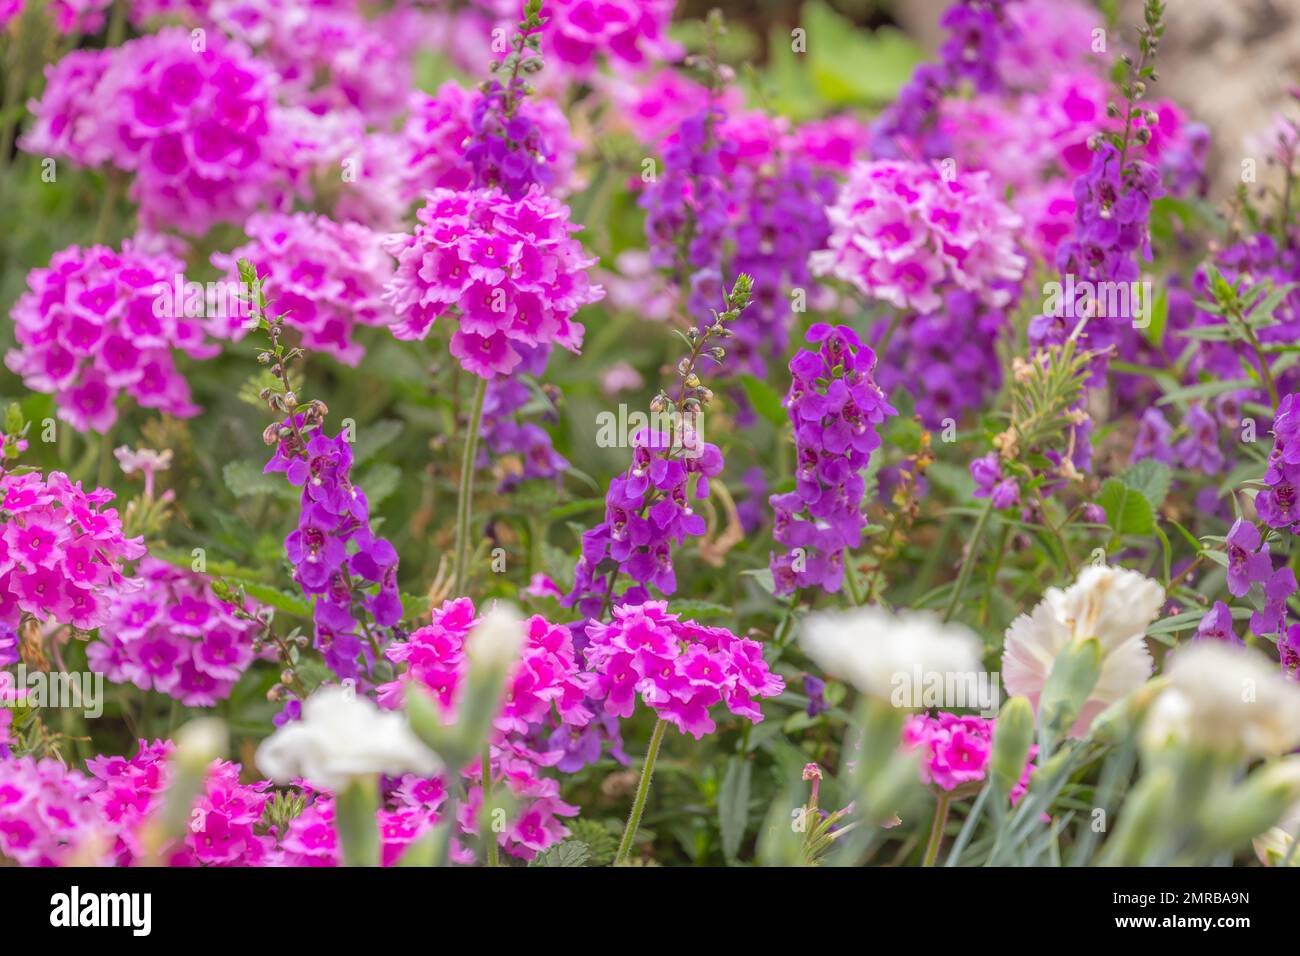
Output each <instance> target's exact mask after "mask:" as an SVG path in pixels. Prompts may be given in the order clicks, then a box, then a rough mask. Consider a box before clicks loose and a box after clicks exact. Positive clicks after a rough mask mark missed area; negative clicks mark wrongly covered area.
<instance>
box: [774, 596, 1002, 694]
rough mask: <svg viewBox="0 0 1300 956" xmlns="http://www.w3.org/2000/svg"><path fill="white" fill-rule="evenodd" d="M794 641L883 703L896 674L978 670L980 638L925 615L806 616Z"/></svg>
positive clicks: (871, 611)
mask: <svg viewBox="0 0 1300 956" xmlns="http://www.w3.org/2000/svg"><path fill="white" fill-rule="evenodd" d="M799 642H800V644H801V645H802V646H803V649H804V651H805V652H806V653H807V654H808V656H809V657H811V658H812V659H813V660H814V661H816V662H817V664H818V666H820V667H821V668H822V670H823V671H825V672H826V673H827V674H830V675H832V676H834V677H839V678H843V679H844V680H847V681H849V682H850V683H852V684H853V685H854V686H855V687H857V688H858V690H860V691H862V692H863V693H865V694H870V695H872V696H874V697H880V698H883V699H886V700H888V699H889V697H890V693H891V690H892V687H893V685H894V683H895V681H896V680H897V679H898V678H899V676H900V675H904V676H906V677H910V676H911V675H912V674H913V673H914V672H916V671H917V670H920V671H922V672H924V673H937V674H976V673H979V672H981V671H982V670H983V665H982V664H981V663H980V655H981V651H982V649H983V645H982V644H981V642H980V639H979V638H978V637H976V636H975V635H974V634H973V633H972V632H971V631H970V630H968V629H967V628H965V627H963V626H962V625H960V624H945V623H943V621H941V620H940V619H939V617H938V616H937V615H935V614H931V613H929V612H925V611H904V612H902V613H900V614H897V615H895V614H892V613H890V612H889V611H886V610H885V609H883V608H880V607H864V608H858V609H856V610H852V611H824V612H821V613H818V614H810V615H809V616H808V618H807V620H806V621H805V622H804V625H803V629H802V632H801V634H800V637H799Z"/></svg>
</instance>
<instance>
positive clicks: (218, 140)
mask: <svg viewBox="0 0 1300 956" xmlns="http://www.w3.org/2000/svg"><path fill="white" fill-rule="evenodd" d="M196 44H197V45H198V46H199V47H200V48H197V49H196ZM274 84H275V78H274V75H273V74H272V73H271V71H270V70H269V68H267V67H266V66H265V65H264V64H263V63H261V62H260V61H258V60H256V59H254V58H253V57H252V56H250V55H249V54H248V52H247V51H246V50H245V49H244V48H243V47H242V46H240V45H239V44H237V43H234V42H229V41H225V40H223V38H222V37H221V35H220V34H217V33H208V34H204V37H203V40H202V42H201V43H200V41H198V40H197V39H195V38H193V37H192V36H191V34H190V33H189V32H187V31H185V30H181V29H177V28H169V29H165V30H163V31H161V32H159V33H157V34H154V35H150V36H143V37H140V38H139V39H135V40H131V41H128V42H127V43H125V44H123V45H122V46H120V47H113V48H111V49H108V50H102V51H97V52H94V53H90V52H81V53H76V54H73V55H71V56H68V57H65V58H64V59H63V60H61V61H60V62H59V63H58V64H56V65H55V66H54V67H52V68H51V69H50V71H49V73H48V76H47V82H46V89H45V93H44V94H43V96H42V98H41V99H40V100H39V101H38V102H35V103H33V104H32V112H33V113H34V114H35V122H34V124H33V126H32V129H31V131H30V132H29V133H28V134H27V135H26V136H25V137H24V138H23V140H22V147H23V149H24V150H26V151H27V152H29V153H34V154H37V155H46V156H49V155H56V156H67V157H68V158H69V159H71V160H72V161H73V162H74V163H77V164H78V165H83V166H99V165H102V164H105V163H111V164H112V165H114V166H116V167H117V168H119V169H122V170H125V171H128V172H131V173H133V174H134V176H133V178H132V182H131V189H130V196H131V198H132V199H133V200H134V201H135V202H137V203H138V204H139V209H140V220H141V222H142V224H144V225H146V226H148V227H150V228H157V227H162V226H170V227H172V228H174V229H177V230H179V231H181V232H185V233H189V234H201V233H203V232H206V231H207V229H208V228H209V227H210V226H211V225H212V224H213V223H216V222H242V221H243V220H244V218H245V217H247V215H248V214H249V213H250V212H252V211H253V210H254V209H256V208H257V206H258V205H259V204H261V203H263V202H267V201H278V200H279V199H280V198H282V195H281V194H282V189H283V180H284V175H285V174H284V171H283V170H281V169H279V168H277V162H278V159H277V156H276V152H275V151H276V148H277V145H276V143H275V138H274V132H273V127H272V116H271V113H272V109H273V106H274V101H273V98H272V94H273V89H274Z"/></svg>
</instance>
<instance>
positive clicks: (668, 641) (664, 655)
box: [583, 601, 785, 740]
mask: <svg viewBox="0 0 1300 956" xmlns="http://www.w3.org/2000/svg"><path fill="white" fill-rule="evenodd" d="M613 614H614V617H613V620H612V621H611V622H610V623H609V624H604V623H602V622H600V621H593V622H591V623H590V624H588V625H587V636H588V638H589V639H590V640H589V642H588V644H587V646H586V648H585V650H584V652H583V653H584V654H585V656H586V658H587V663H588V664H589V665H590V666H591V667H592V669H593V670H595V672H596V675H597V680H596V685H595V688H594V690H593V693H592V696H593V697H594V698H595V699H597V700H604V702H605V709H606V710H607V711H609V713H611V714H614V715H616V716H619V717H630V716H631V715H632V709H633V707H634V705H635V703H636V699H637V697H638V696H640V698H641V700H642V702H643V703H645V705H646V706H647V707H649V708H650V709H651V710H653V711H654V712H655V713H656V714H658V715H659V717H660V718H662V719H663V720H667V721H669V722H670V723H672V724H673V725H674V726H675V727H676V728H677V729H678V730H679V731H680V732H681V733H683V734H690V735H691V736H693V737H694V738H695V739H696V740H699V739H700V738H701V737H703V736H704V735H705V734H710V733H713V732H714V731H715V730H716V729H717V725H716V724H715V723H714V722H713V719H712V718H711V717H710V716H709V709H710V708H711V707H713V706H714V705H715V704H718V703H722V704H725V705H726V707H727V709H728V710H729V711H731V712H732V713H733V714H735V715H736V716H738V717H744V718H746V719H747V720H749V721H751V722H752V723H758V722H759V721H761V720H762V719H763V712H762V711H761V710H760V709H759V706H758V700H756V698H763V697H775V696H776V695H777V694H779V693H781V691H782V690H784V689H785V682H784V681H783V680H782V679H781V678H780V677H779V676H778V675H776V674H773V673H772V672H771V671H770V670H769V669H768V666H767V663H766V662H765V661H764V660H763V648H762V645H760V644H759V643H758V642H757V641H751V640H748V639H747V638H740V637H736V635H734V634H732V633H731V632H730V631H728V630H727V629H726V628H721V627H705V626H703V625H701V624H696V623H695V622H694V621H682V620H680V619H679V618H678V616H677V615H676V614H671V613H669V611H668V604H667V602H664V601H648V602H646V603H645V604H636V605H634V604H624V605H621V606H619V607H616V608H614V611H613Z"/></svg>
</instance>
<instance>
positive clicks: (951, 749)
mask: <svg viewBox="0 0 1300 956" xmlns="http://www.w3.org/2000/svg"><path fill="white" fill-rule="evenodd" d="M993 727H994V723H993V721H991V720H986V719H984V718H983V717H974V716H969V715H958V714H950V713H947V712H942V711H941V712H940V713H939V715H938V716H937V717H930V716H927V715H926V714H916V715H914V716H913V717H911V718H910V719H909V720H908V722H907V724H906V726H904V728H903V746H904V748H906V749H907V750H917V749H922V754H921V780H922V782H924V783H932V784H934V785H935V786H936V787H938V788H939V789H941V790H955V789H956V788H957V787H959V786H961V785H962V784H965V783H982V782H983V780H984V777H985V775H986V774H987V773H988V764H989V758H990V756H991V755H992V753H993ZM1037 753H1038V748H1037V747H1036V746H1035V747H1031V748H1030V751H1029V760H1028V762H1026V763H1025V769H1024V771H1023V772H1022V773H1021V775H1020V780H1019V781H1017V783H1016V785H1015V786H1014V787H1012V788H1011V803H1012V804H1013V805H1014V804H1015V803H1016V802H1017V801H1019V800H1020V798H1021V797H1022V796H1023V795H1024V793H1025V791H1026V790H1027V789H1029V780H1030V778H1031V777H1032V776H1033V774H1034V764H1033V760H1034V757H1035V756H1036V755H1037Z"/></svg>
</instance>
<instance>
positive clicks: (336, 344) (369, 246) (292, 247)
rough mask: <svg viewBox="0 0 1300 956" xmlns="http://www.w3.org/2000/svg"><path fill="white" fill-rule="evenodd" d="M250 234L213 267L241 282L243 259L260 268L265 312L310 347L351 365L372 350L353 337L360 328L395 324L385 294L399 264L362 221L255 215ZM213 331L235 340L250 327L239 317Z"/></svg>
mask: <svg viewBox="0 0 1300 956" xmlns="http://www.w3.org/2000/svg"><path fill="white" fill-rule="evenodd" d="M244 231H245V232H246V233H247V234H248V236H249V238H250V239H251V240H252V241H251V242H248V243H246V244H244V245H242V246H239V247H238V248H237V249H234V250H232V251H231V252H229V253H226V254H218V255H214V256H213V257H212V264H213V265H215V266H216V267H217V268H219V269H222V270H225V271H226V272H227V273H228V274H229V275H230V276H231V277H232V278H231V279H230V281H232V282H236V281H238V278H237V277H238V274H239V270H238V267H237V264H238V262H239V260H240V259H247V260H248V261H249V262H253V263H256V265H257V271H258V277H259V278H260V279H262V280H264V281H265V282H266V287H265V291H266V304H267V309H268V310H269V311H270V312H272V313H273V314H275V315H281V314H283V315H284V316H285V319H284V321H285V324H286V325H288V326H290V327H291V328H294V329H297V330H298V331H300V332H301V333H302V344H303V347H304V348H307V349H308V350H310V351H313V352H325V353H327V354H329V355H332V356H334V357H335V358H336V359H338V360H339V361H340V362H343V363H344V364H346V365H356V364H357V363H358V362H360V361H361V359H362V357H363V356H364V355H365V351H366V350H365V348H364V347H363V346H362V345H361V344H360V343H359V342H356V341H354V340H353V338H352V335H353V332H354V330H355V328H356V326H358V325H369V326H380V325H386V324H387V323H388V321H389V316H388V314H387V309H386V308H385V306H384V305H383V302H382V301H381V297H382V296H383V292H384V285H385V283H386V282H387V281H388V280H389V278H391V277H392V274H393V261H392V259H391V258H390V257H389V255H388V254H387V253H386V252H385V251H384V249H383V239H382V237H381V236H380V235H379V234H378V233H376V232H373V231H371V230H370V229H368V228H366V227H365V226H363V225H360V224H358V223H355V222H345V223H339V222H335V221H333V220H332V219H329V218H327V217H325V216H319V215H315V214H312V213H293V214H292V215H285V214H282V213H271V214H259V215H254V216H252V217H251V218H250V219H249V220H248V222H247V224H246V225H245V226H244ZM215 326H216V327H214V328H212V333H213V334H214V335H219V336H221V337H223V338H231V339H235V340H238V339H241V338H243V336H244V335H245V334H247V332H248V330H249V325H248V322H247V321H246V320H242V319H239V318H238V317H232V318H230V319H227V320H225V321H222V320H220V319H218V320H217V322H216V323H215Z"/></svg>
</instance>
